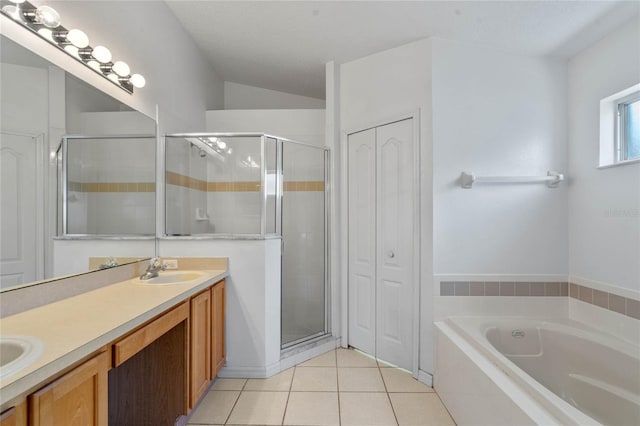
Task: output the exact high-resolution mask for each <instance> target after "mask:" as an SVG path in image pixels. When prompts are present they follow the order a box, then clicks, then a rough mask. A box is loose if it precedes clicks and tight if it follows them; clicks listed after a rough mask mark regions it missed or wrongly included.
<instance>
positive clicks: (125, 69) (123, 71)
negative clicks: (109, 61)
mask: <svg viewBox="0 0 640 426" xmlns="http://www.w3.org/2000/svg"><path fill="white" fill-rule="evenodd" d="M111 69H112V70H113V72H115V73H116V74H118V75H119V76H120V77H126V76H128V75H129V72H130V71H131V69H130V68H129V65H127V63H126V62H122V61H116V62H115V63H114V64H113V66H111Z"/></svg>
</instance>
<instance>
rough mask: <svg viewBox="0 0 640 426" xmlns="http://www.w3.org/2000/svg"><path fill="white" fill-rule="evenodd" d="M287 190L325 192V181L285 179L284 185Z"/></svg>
mask: <svg viewBox="0 0 640 426" xmlns="http://www.w3.org/2000/svg"><path fill="white" fill-rule="evenodd" d="M283 189H284V190H285V191H290V192H293V191H305V192H324V182H323V181H314V180H311V181H297V182H296V181H285V182H284V185H283Z"/></svg>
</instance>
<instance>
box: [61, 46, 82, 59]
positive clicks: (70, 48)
mask: <svg viewBox="0 0 640 426" xmlns="http://www.w3.org/2000/svg"><path fill="white" fill-rule="evenodd" d="M64 50H65V51H66V52H67V53H68V54H70V55H71V56H73V57H75V58H78V59H80V55H79V54H78V48H77V47H75V46H73V45H71V44H68V45H66V46H65V47H64Z"/></svg>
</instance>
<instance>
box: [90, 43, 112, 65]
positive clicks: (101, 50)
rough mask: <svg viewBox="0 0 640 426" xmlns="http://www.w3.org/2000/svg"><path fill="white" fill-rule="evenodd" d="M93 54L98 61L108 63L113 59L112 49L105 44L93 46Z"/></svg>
mask: <svg viewBox="0 0 640 426" xmlns="http://www.w3.org/2000/svg"><path fill="white" fill-rule="evenodd" d="M91 55H92V56H93V57H94V58H95V60H96V61H98V62H100V63H103V64H106V63H107V62H109V61H111V51H110V50H109V49H107V48H106V47H104V46H96V47H94V48H93V51H92V52H91Z"/></svg>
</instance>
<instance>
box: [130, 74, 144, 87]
mask: <svg viewBox="0 0 640 426" xmlns="http://www.w3.org/2000/svg"><path fill="white" fill-rule="evenodd" d="M129 81H130V82H131V84H133V86H134V87H137V88H138V89H142V88H143V87H144V85H145V84H147V81H146V80H145V79H144V77H143V76H141V75H140V74H134V75H132V76H131V78H129Z"/></svg>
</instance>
